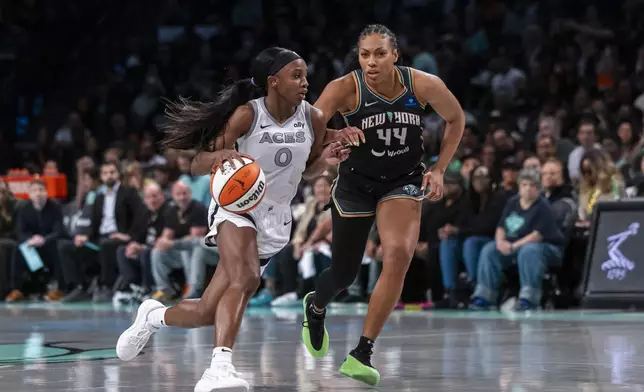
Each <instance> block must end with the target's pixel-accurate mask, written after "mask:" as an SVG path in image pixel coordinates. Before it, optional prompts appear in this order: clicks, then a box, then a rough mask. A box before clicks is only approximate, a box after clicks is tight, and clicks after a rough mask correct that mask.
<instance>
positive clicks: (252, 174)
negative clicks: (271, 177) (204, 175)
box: [210, 158, 266, 214]
mask: <svg viewBox="0 0 644 392" xmlns="http://www.w3.org/2000/svg"><path fill="white" fill-rule="evenodd" d="M243 159H244V165H243V166H242V165H241V164H240V162H239V161H237V160H235V168H234V169H233V168H232V166H231V165H230V163H229V162H225V163H224V166H223V167H224V170H223V173H222V171H221V170H219V166H216V167H215V168H214V169H213V171H212V173H211V176H210V193H211V195H212V198H213V199H214V200H215V202H216V203H217V204H218V205H219V206H220V207H221V208H223V209H224V210H226V211H229V212H233V213H236V214H243V213H246V212H249V211H251V210H252V209H254V208H255V207H257V205H258V204H259V203H260V202H261V201H262V198H263V197H264V193H265V192H266V178H265V175H264V171H263V170H262V168H261V167H259V165H258V164H257V162H255V161H253V160H251V159H248V158H243Z"/></svg>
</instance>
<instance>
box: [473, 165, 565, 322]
mask: <svg viewBox="0 0 644 392" xmlns="http://www.w3.org/2000/svg"><path fill="white" fill-rule="evenodd" d="M540 188H541V178H540V175H539V172H536V171H533V170H523V171H522V172H521V173H520V175H519V195H517V196H515V197H513V198H512V199H510V200H509V201H508V203H507V205H506V207H505V210H504V211H503V215H502V217H501V220H500V222H499V225H498V227H497V229H496V235H495V241H494V242H490V243H488V244H487V245H485V246H484V247H483V250H482V251H481V257H480V259H479V271H478V284H477V285H476V290H475V292H474V298H473V302H472V304H471V305H470V308H471V309H473V310H479V309H489V308H491V307H492V306H493V305H494V304H495V303H496V301H497V297H498V290H499V287H500V285H501V278H502V275H503V269H504V268H506V267H507V266H509V265H511V264H512V261H513V260H516V263H517V266H518V269H519V279H520V283H521V290H520V292H519V303H518V306H517V309H518V310H530V309H535V308H537V306H538V305H539V303H540V301H541V286H542V280H543V275H544V273H545V271H546V268H547V267H548V266H549V265H556V264H559V263H560V262H561V257H562V254H563V249H562V245H563V240H564V238H563V234H562V233H561V230H560V229H559V227H558V226H557V222H556V220H555V215H554V213H553V211H552V208H551V207H550V205H549V204H548V202H547V201H546V200H545V199H543V198H542V197H540Z"/></svg>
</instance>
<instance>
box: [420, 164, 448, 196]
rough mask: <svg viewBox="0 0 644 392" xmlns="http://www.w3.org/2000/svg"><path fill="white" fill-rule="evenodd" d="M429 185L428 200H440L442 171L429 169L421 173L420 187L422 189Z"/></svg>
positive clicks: (441, 194)
mask: <svg viewBox="0 0 644 392" xmlns="http://www.w3.org/2000/svg"><path fill="white" fill-rule="evenodd" d="M427 185H429V194H428V195H427V198H428V199H429V200H440V199H442V198H443V173H441V172H440V170H429V171H428V172H427V173H425V174H424V175H423V186H422V187H421V188H420V190H421V191H424V190H425V188H427Z"/></svg>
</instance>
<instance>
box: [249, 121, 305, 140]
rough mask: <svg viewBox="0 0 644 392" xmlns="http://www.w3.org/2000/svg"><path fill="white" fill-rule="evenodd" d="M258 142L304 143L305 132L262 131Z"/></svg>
mask: <svg viewBox="0 0 644 392" xmlns="http://www.w3.org/2000/svg"><path fill="white" fill-rule="evenodd" d="M296 124H304V123H296ZM259 142H260V143H271V144H273V143H277V144H283V143H306V133H304V131H297V132H264V133H263V134H262V138H261V139H260V140H259Z"/></svg>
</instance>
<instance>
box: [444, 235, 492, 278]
mask: <svg viewBox="0 0 644 392" xmlns="http://www.w3.org/2000/svg"><path fill="white" fill-rule="evenodd" d="M492 240H493V239H492V238H491V237H479V236H472V237H467V238H466V239H465V240H462V239H460V238H458V237H449V238H447V239H445V240H442V241H441V243H440V248H439V257H440V264H441V275H442V277H443V287H444V288H446V289H452V288H454V285H455V284H456V276H457V275H458V263H459V261H460V260H461V259H463V263H464V264H465V270H466V271H467V276H468V280H469V281H470V282H473V281H476V276H477V272H478V265H479V255H480V254H481V249H483V246H484V245H485V244H487V243H488V242H490V241H492Z"/></svg>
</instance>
